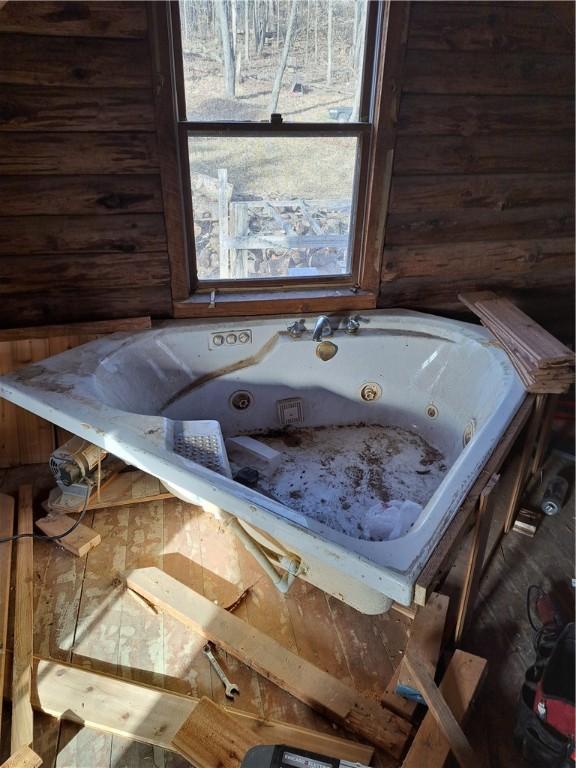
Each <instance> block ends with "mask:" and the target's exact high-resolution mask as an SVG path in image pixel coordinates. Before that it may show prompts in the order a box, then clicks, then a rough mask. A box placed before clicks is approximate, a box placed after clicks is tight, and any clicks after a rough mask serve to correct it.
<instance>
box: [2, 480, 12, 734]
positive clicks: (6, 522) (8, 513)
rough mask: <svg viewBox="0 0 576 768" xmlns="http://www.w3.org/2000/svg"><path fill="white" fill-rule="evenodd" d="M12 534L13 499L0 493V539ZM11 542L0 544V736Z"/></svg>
mask: <svg viewBox="0 0 576 768" xmlns="http://www.w3.org/2000/svg"><path fill="white" fill-rule="evenodd" d="M13 533H14V499H13V498H12V496H7V495H6V494H5V493H0V538H2V539H4V538H8V537H9V536H12V535H13ZM11 566H12V542H11V541H6V542H4V543H3V544H0V736H1V735H2V702H3V700H4V697H3V691H4V678H5V674H6V638H7V635H8V606H9V603H10V574H11Z"/></svg>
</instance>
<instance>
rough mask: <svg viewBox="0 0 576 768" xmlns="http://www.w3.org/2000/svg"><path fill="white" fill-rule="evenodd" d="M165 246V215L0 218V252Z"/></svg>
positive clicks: (75, 251)
mask: <svg viewBox="0 0 576 768" xmlns="http://www.w3.org/2000/svg"><path fill="white" fill-rule="evenodd" d="M163 248H166V234H165V232H164V217H163V216H162V214H160V213H155V214H128V215H118V216H17V217H14V218H2V219H0V256H9V255H15V256H16V255H22V256H26V255H34V256H35V255H39V254H46V253H57V254H59V255H62V254H71V256H72V257H74V258H76V257H77V256H78V255H80V254H85V253H100V252H106V251H109V252H115V251H116V252H121V253H153V252H155V251H161V250H162V249H163Z"/></svg>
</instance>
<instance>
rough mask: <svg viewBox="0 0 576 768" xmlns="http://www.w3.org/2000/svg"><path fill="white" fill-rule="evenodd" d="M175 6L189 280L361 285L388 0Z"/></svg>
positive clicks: (226, 288)
mask: <svg viewBox="0 0 576 768" xmlns="http://www.w3.org/2000/svg"><path fill="white" fill-rule="evenodd" d="M169 5H170V13H169V30H168V35H169V38H170V42H171V66H172V68H173V70H172V73H173V78H174V83H175V89H174V90H175V100H176V114H177V123H178V125H177V131H178V152H179V165H180V173H181V184H182V189H183V192H184V194H183V199H184V205H183V212H184V217H185V219H186V227H185V229H186V236H187V251H188V258H189V273H190V288H191V290H192V289H194V290H195V291H196V293H204V295H207V294H209V293H211V294H212V296H214V292H215V289H216V290H217V291H218V293H221V292H223V293H225V292H236V293H237V292H239V291H242V290H258V291H260V292H262V291H266V290H267V289H275V290H278V288H280V287H282V288H285V289H287V290H289V289H290V288H294V289H297V288H305V287H306V288H309V289H312V288H314V289H319V288H322V287H323V288H330V287H332V288H333V289H343V288H346V289H347V290H348V291H350V292H354V293H357V292H358V291H359V290H360V291H361V290H362V289H363V277H362V276H363V274H364V273H365V272H366V269H365V265H364V264H363V257H364V256H365V253H364V251H365V250H366V248H365V240H366V237H365V234H366V233H365V229H366V226H365V225H366V209H367V205H368V202H369V200H368V197H369V194H368V192H369V188H370V184H369V175H370V174H369V170H370V167H371V164H372V165H373V159H374V158H373V156H374V149H375V146H374V145H375V137H374V103H375V102H376V101H377V97H378V94H377V93H376V88H375V83H376V69H377V62H378V61H379V59H380V57H379V55H378V42H379V41H380V39H381V37H382V35H381V33H380V30H381V27H382V18H381V17H382V16H383V15H384V12H385V10H387V6H386V4H385V3H382V2H369V0H179V1H178V2H172V3H170V4H169ZM392 5H394V4H392ZM402 5H403V4H402ZM372 271H373V272H375V270H374V269H373V270H372ZM365 306H367V305H366V304H365Z"/></svg>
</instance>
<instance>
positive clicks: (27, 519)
mask: <svg viewBox="0 0 576 768" xmlns="http://www.w3.org/2000/svg"><path fill="white" fill-rule="evenodd" d="M32 531H33V519H32V487H31V486H30V485H22V486H20V488H19V489H18V534H31V533H32ZM32 557H33V547H32V538H31V536H29V535H27V536H26V537H25V538H22V539H18V541H17V544H16V600H15V607H14V660H13V663H12V735H11V749H12V752H16V750H18V749H20V747H24V746H31V744H32V740H33V736H34V719H33V715H32V704H31V703H30V698H31V691H32V654H33V647H32V641H33V636H34V627H33V615H32V610H33V609H32V606H33V601H34V573H33V567H32Z"/></svg>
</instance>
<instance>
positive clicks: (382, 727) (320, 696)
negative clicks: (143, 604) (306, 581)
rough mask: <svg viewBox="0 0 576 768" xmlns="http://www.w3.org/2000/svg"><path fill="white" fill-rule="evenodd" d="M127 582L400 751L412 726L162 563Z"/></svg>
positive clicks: (313, 703) (295, 691)
mask: <svg viewBox="0 0 576 768" xmlns="http://www.w3.org/2000/svg"><path fill="white" fill-rule="evenodd" d="M126 583H127V585H128V587H129V588H130V589H134V590H135V591H136V592H138V593H139V594H140V595H141V596H142V597H144V598H146V599H147V600H148V601H149V602H151V603H152V604H153V605H155V606H156V607H157V608H159V609H160V610H162V611H165V612H166V613H168V614H169V615H171V616H173V617H174V618H176V619H178V620H179V621H181V622H182V623H183V624H185V625H186V626H188V627H190V628H191V629H193V630H194V631H196V632H198V633H199V634H200V635H202V636H203V637H205V638H206V639H207V640H210V641H212V642H214V643H216V644H217V645H218V646H220V647H221V648H223V649H224V650H225V651H226V652H227V653H230V654H231V655H232V656H234V657H235V658H237V659H239V660H240V661H242V662H243V663H245V664H247V665H248V666H250V667H251V668H252V669H254V670H255V671H256V672H258V673H259V674H261V675H263V676H264V677H266V678H267V679H268V680H271V681H272V682H274V683H276V685H279V686H280V687H282V688H284V690H287V691H288V692H289V693H291V694H292V695H293V696H296V698H298V699H300V700H301V701H303V702H304V703H305V704H308V706H310V707H312V708H314V709H316V710H317V711H319V712H320V713H321V714H324V715H327V716H328V717H330V718H332V719H335V720H337V721H338V722H339V723H341V724H342V725H344V726H345V727H347V728H348V729H350V730H352V731H353V732H354V733H356V734H358V735H359V736H361V737H362V738H365V739H367V740H368V741H370V742H371V743H373V744H375V745H377V746H379V747H382V748H383V749H386V750H387V751H389V752H390V753H391V754H393V755H394V756H396V757H399V756H400V755H401V754H402V751H403V749H404V746H405V744H406V741H407V738H408V736H409V734H410V731H411V726H410V725H409V724H408V723H406V721H404V720H403V719H402V718H400V717H398V716H397V715H394V714H392V713H391V712H389V711H388V710H386V709H385V708H383V707H380V706H379V705H378V704H377V703H376V702H374V701H372V700H368V699H365V698H364V697H362V696H360V695H359V694H358V693H357V692H355V691H354V690H352V689H350V688H349V687H348V686H346V685H345V684H344V683H342V682H341V681H340V680H338V679H336V678H334V677H332V676H331V675H329V674H327V673H326V672H324V671H323V670H321V669H319V668H318V667H316V666H314V665H313V664H310V663H309V662H307V661H306V660H305V659H303V658H301V657H299V656H297V655H296V654H294V653H292V652H290V651H288V650H287V649H286V648H284V647H283V646H281V645H280V644H279V643H277V642H276V641H274V640H273V639H272V638H270V637H268V636H267V635H264V634H263V633H262V632H259V631H258V630H257V629H255V628H253V627H251V626H250V625H249V624H246V623H245V622H243V621H242V620H241V619H239V618H237V617H236V616H234V615H231V614H229V613H228V612H227V611H225V610H223V609H221V608H219V607H218V606H216V605H214V604H213V603H211V602H210V601H209V600H207V599H206V598H205V597H203V596H202V595H199V594H198V593H196V592H194V591H193V590H191V589H188V588H187V587H185V586H184V585H183V584H180V583H179V582H177V581H176V580H175V579H173V578H171V577H170V576H168V575H167V574H165V573H163V572H162V571H161V570H160V569H158V568H140V569H137V570H133V571H130V572H129V573H128V574H127V575H126Z"/></svg>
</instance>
